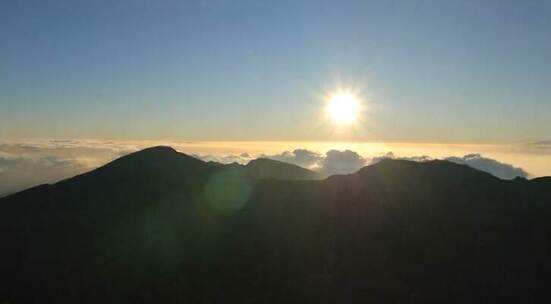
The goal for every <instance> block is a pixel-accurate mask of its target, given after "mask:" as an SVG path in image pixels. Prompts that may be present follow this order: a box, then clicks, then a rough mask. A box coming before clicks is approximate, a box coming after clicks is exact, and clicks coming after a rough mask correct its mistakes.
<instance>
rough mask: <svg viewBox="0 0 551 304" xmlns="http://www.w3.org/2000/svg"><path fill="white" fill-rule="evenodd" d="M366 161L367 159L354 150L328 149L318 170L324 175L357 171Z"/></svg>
mask: <svg viewBox="0 0 551 304" xmlns="http://www.w3.org/2000/svg"><path fill="white" fill-rule="evenodd" d="M366 163H367V159H365V158H363V157H361V156H360V155H359V154H358V153H356V152H354V151H351V150H345V151H338V150H330V151H328V152H327V153H325V158H324V159H323V160H322V161H321V166H320V172H321V173H323V174H325V175H334V174H348V173H353V172H356V171H358V170H359V169H360V168H362V167H363V166H365V164H366Z"/></svg>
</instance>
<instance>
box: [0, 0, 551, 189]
mask: <svg viewBox="0 0 551 304" xmlns="http://www.w3.org/2000/svg"><path fill="white" fill-rule="evenodd" d="M550 66H551V1H537V0H534V1H507V0H501V1H468V0H461V1H452V0H450V1H411V0H409V1H323V0H319V1H284V0H282V1H259V0H255V1H235V0H234V1H224V0H213V1H171V0H132V1H130V0H119V1H106V0H95V1H88V0H86V1H83V0H71V1H68V0H55V1H53V0H51V1H50V0H25V1H20V0H6V1H1V2H0V92H1V94H0V184H3V188H2V187H0V195H1V194H2V192H4V193H6V192H13V191H17V190H20V189H22V188H24V187H27V186H30V185H34V184H38V183H42V182H54V181H56V180H59V179H62V178H66V177H69V176H72V175H74V174H79V173H82V172H85V171H86V170H90V169H93V168H95V167H97V166H100V165H102V164H104V163H106V162H108V161H110V160H113V159H115V158H116V157H119V156H121V155H124V153H129V152H133V151H136V150H138V149H140V148H144V147H147V146H151V145H156V144H166V145H173V146H175V147H177V148H178V150H179V151H182V152H185V153H189V154H194V155H196V156H197V157H200V158H203V159H216V160H220V161H239V162H246V161H247V160H249V159H251V158H253V157H259V156H268V157H273V158H275V159H284V160H287V161H289V162H291V163H296V164H299V165H303V166H305V167H309V168H310V167H312V168H314V169H316V170H321V171H323V170H326V169H325V168H326V166H329V167H331V168H336V169H335V170H333V171H334V172H326V173H337V172H345V173H350V172H352V171H353V170H356V169H357V168H358V166H361V165H366V164H370V163H372V162H374V161H376V160H377V159H379V158H380V157H394V158H408V159H416V160H423V159H427V158H442V159H449V160H453V161H456V162H468V163H469V164H474V165H475V166H478V167H480V168H483V169H485V170H486V171H488V172H491V173H492V174H494V175H497V176H500V177H502V178H510V177H513V176H527V177H537V176H543V175H551V135H550V134H551V123H550V117H551V98H550V96H551V69H549V67H550ZM339 90H345V91H349V92H353V93H354V95H355V96H356V97H357V99H358V100H359V103H360V105H361V107H360V109H361V111H360V112H359V113H358V115H357V119H355V121H354V123H352V124H350V125H346V126H342V125H336V124H335V122H334V121H331V120H330V119H328V115H327V113H326V111H327V106H326V104H327V96H331V94H333V93H334V92H336V91H339ZM295 151H298V154H297V153H295ZM331 151H337V152H339V153H341V154H339V153H336V154H335V153H334V152H331ZM347 151H348V152H347ZM299 159H300V160H299ZM304 159H310V160H311V161H312V162H311V163H308V164H304V163H303V161H304ZM342 160H344V162H341V161H342ZM333 161H337V162H340V163H339V164H342V166H341V165H335V164H333V163H332V162H333ZM481 164H483V165H481ZM343 170H344V171H343ZM326 171H327V170H326ZM8 184H9V187H8V186H6V185H8Z"/></svg>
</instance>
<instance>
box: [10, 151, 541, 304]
mask: <svg viewBox="0 0 551 304" xmlns="http://www.w3.org/2000/svg"><path fill="white" fill-rule="evenodd" d="M259 164H260V165H265V164H268V165H269V166H268V167H270V166H271V165H280V163H279V162H275V161H271V160H260V161H256V162H253V163H252V164H251V165H250V167H252V168H254V167H255V166H257V165H259ZM246 168H247V165H222V166H219V165H215V164H209V163H206V162H203V161H201V160H198V159H195V158H193V157H191V156H188V155H185V154H183V153H179V152H176V151H175V150H173V149H171V148H167V147H160V148H159V147H156V148H152V149H146V150H144V151H140V152H136V153H134V154H131V155H128V156H123V157H121V158H119V159H118V160H115V161H113V162H111V163H109V164H107V165H106V166H104V167H101V168H98V169H96V170H93V171H91V172H88V173H85V174H82V175H79V176H76V177H74V178H72V179H67V180H64V181H62V182H59V183H56V184H53V185H42V186H38V187H35V188H32V189H28V190H26V191H23V192H20V193H18V194H15V195H11V196H8V197H6V198H2V199H0V239H2V240H3V243H4V244H6V246H5V247H4V250H2V251H0V301H2V300H6V301H11V302H15V303H18V302H40V301H47V302H50V301H56V302H61V303H73V302H75V301H77V300H78V301H81V302H82V301H83V300H84V302H91V303H93V302H95V303H97V302H113V301H115V302H119V303H126V302H128V303H130V302H132V303H135V302H143V303H146V302H152V301H157V302H158V301H162V302H167V303H178V302H193V303H199V302H221V301H241V302H268V303H278V302H279V303H281V302H295V303H296V302H317V303H336V302H347V303H364V302H366V301H367V302H368V301H374V302H410V303H431V302H432V303H440V302H443V301H444V302H458V303H460V302H463V303H464V302H484V301H483V300H482V299H485V300H488V301H489V300H491V301H498V300H501V301H505V300H511V299H517V300H526V299H530V297H532V299H537V298H538V297H543V298H545V296H546V295H547V286H546V283H545V282H546V278H547V277H548V276H549V275H551V262H549V261H548V258H547V254H546V252H548V251H549V250H551V247H550V245H549V242H548V240H549V238H548V236H549V235H551V224H549V221H548V219H549V217H551V206H550V204H549V202H551V186H550V184H548V183H547V179H536V180H534V181H531V180H511V181H509V180H500V179H498V178H495V177H493V176H492V175H489V174H487V173H484V172H481V171H478V170H475V169H473V168H470V167H467V166H464V165H458V164H453V163H449V162H444V161H434V162H426V163H416V162H411V161H404V160H384V161H381V162H380V163H378V164H375V165H372V166H368V167H365V168H363V169H361V170H359V171H358V172H356V173H353V174H349V175H339V176H332V177H329V178H327V179H322V180H300V179H298V180H297V179H294V180H293V179H290V180H286V179H281V178H279V179H278V178H258V179H255V178H251V176H249V175H248V173H247V171H246ZM278 168H280V167H278ZM284 168H290V167H288V166H287V165H285V167H284ZM213 191H214V192H213ZM212 193H214V195H213V194H212ZM221 204H222V205H221ZM224 204H227V205H224ZM253 287H254V288H253ZM527 295H529V296H528V298H527ZM486 302H487V301H486ZM532 302H534V301H532Z"/></svg>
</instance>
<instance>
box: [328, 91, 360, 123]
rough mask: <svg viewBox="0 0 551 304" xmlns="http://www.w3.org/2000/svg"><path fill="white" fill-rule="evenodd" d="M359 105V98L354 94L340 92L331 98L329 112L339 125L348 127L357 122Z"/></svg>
mask: <svg viewBox="0 0 551 304" xmlns="http://www.w3.org/2000/svg"><path fill="white" fill-rule="evenodd" d="M359 103H360V102H359V100H358V97H356V96H355V95H354V94H352V93H348V92H338V93H335V94H333V95H332V96H331V97H330V98H329V100H328V104H327V112H328V114H329V117H331V119H332V120H333V122H335V123H336V124H337V125H348V124H351V123H353V122H355V121H356V119H357V117H358V112H359Z"/></svg>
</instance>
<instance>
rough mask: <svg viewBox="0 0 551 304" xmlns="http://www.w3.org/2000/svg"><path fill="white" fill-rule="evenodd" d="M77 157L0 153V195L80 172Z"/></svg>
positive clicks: (80, 167)
mask: <svg viewBox="0 0 551 304" xmlns="http://www.w3.org/2000/svg"><path fill="white" fill-rule="evenodd" d="M85 170H86V166H85V165H84V164H83V163H81V162H79V161H78V160H77V159H70V158H61V157H57V156H51V155H49V156H39V157H36V156H31V155H13V154H9V153H5V152H1V153H0V196H2V195H3V194H7V193H11V192H16V191H19V190H21V189H24V188H27V187H31V186H34V185H39V184H44V183H51V182H55V181H58V180H61V179H64V178H67V177H69V176H73V175H76V174H79V173H82V172H84V171H85Z"/></svg>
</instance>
